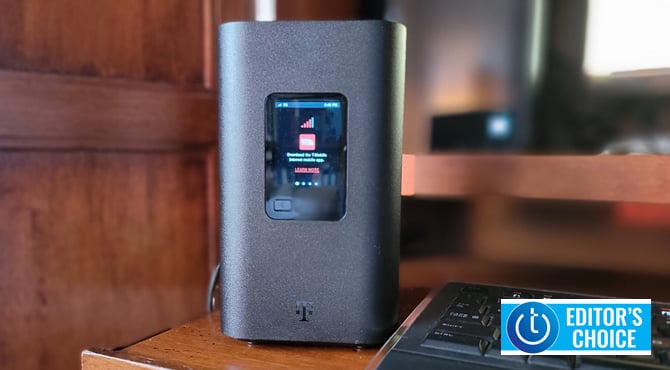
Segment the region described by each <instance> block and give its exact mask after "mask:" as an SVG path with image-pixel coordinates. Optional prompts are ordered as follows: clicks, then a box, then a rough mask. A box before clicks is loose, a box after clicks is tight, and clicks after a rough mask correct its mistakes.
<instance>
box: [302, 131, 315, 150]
mask: <svg viewBox="0 0 670 370" xmlns="http://www.w3.org/2000/svg"><path fill="white" fill-rule="evenodd" d="M298 149H300V150H315V149H316V135H315V134H300V137H299V138H298Z"/></svg>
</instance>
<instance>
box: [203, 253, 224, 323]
mask: <svg viewBox="0 0 670 370" xmlns="http://www.w3.org/2000/svg"><path fill="white" fill-rule="evenodd" d="M220 273H221V263H217V264H216V267H214V271H212V276H211V277H210V278H209V288H208V289H207V303H206V306H205V307H207V312H212V311H213V310H214V306H215V303H216V297H215V296H214V291H215V290H216V283H217V282H218V281H219V274H220Z"/></svg>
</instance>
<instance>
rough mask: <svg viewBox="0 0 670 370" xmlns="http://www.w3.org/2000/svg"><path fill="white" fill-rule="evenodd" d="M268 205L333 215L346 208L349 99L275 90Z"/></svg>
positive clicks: (298, 216)
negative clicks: (347, 101) (277, 91)
mask: <svg viewBox="0 0 670 370" xmlns="http://www.w3.org/2000/svg"><path fill="white" fill-rule="evenodd" d="M265 112H266V122H265V128H266V139H265V210H266V213H267V215H268V216H269V217H271V218H274V219H289V220H330V221H336V220H339V219H341V218H342V217H344V214H345V212H346V206H345V198H346V173H347V167H346V163H347V161H346V151H347V135H346V117H347V104H346V99H345V98H344V96H343V95H341V94H272V95H270V96H268V98H267V102H266V105H265Z"/></svg>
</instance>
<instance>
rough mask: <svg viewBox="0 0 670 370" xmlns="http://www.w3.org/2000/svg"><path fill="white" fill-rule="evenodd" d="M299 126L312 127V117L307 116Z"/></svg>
mask: <svg viewBox="0 0 670 370" xmlns="http://www.w3.org/2000/svg"><path fill="white" fill-rule="evenodd" d="M300 128H314V117H309V119H308V120H307V121H305V122H303V123H302V125H300Z"/></svg>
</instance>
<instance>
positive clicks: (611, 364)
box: [576, 355, 661, 370]
mask: <svg viewBox="0 0 670 370" xmlns="http://www.w3.org/2000/svg"><path fill="white" fill-rule="evenodd" d="M581 361H582V365H581V366H579V367H576V368H577V369H580V370H582V369H590V368H592V367H590V366H589V365H595V366H596V367H595V368H607V369H611V368H625V369H628V368H644V366H645V365H657V364H660V363H661V361H660V359H659V358H658V357H657V356H656V355H651V356H581ZM654 368H655V367H654Z"/></svg>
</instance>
